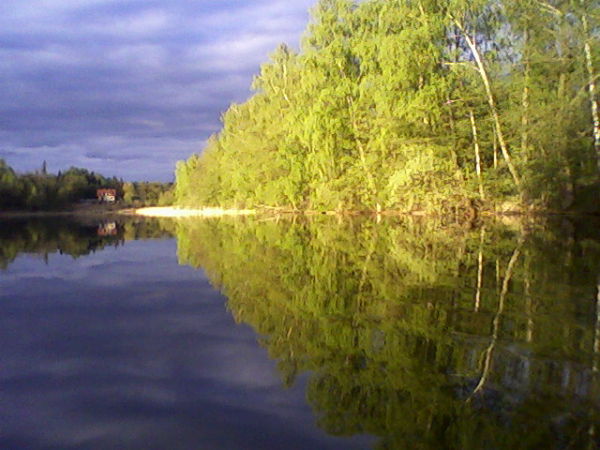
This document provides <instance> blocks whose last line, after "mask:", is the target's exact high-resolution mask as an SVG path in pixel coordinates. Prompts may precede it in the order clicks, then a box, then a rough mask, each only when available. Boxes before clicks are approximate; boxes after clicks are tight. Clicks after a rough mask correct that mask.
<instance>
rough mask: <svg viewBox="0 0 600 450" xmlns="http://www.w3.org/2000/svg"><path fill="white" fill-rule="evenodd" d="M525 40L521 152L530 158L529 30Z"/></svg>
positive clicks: (524, 37)
mask: <svg viewBox="0 0 600 450" xmlns="http://www.w3.org/2000/svg"><path fill="white" fill-rule="evenodd" d="M523 41H524V45H525V49H524V53H525V62H524V64H525V69H524V80H523V95H522V98H521V107H522V109H523V111H522V116H521V152H522V153H523V155H525V157H526V158H529V78H530V71H531V67H530V64H529V54H528V49H527V45H528V41H529V31H528V30H525V32H524V33H523Z"/></svg>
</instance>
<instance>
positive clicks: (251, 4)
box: [0, 0, 316, 181]
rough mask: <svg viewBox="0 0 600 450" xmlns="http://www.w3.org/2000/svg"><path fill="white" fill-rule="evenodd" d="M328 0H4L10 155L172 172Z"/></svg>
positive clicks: (2, 76) (144, 173)
mask: <svg viewBox="0 0 600 450" xmlns="http://www.w3.org/2000/svg"><path fill="white" fill-rule="evenodd" d="M315 2H316V0H2V1H1V2H0V158H3V159H4V160H6V162H7V163H8V164H9V165H10V166H12V167H13V168H14V169H15V170H17V171H18V172H25V171H30V170H35V169H38V168H40V167H41V165H42V163H43V161H46V162H47V166H48V170H49V171H50V172H57V171H58V170H63V169H67V168H69V167H71V166H76V167H84V168H87V169H89V170H93V171H96V172H99V173H102V174H103V175H106V176H113V175H114V176H118V177H122V178H124V179H125V180H138V181H143V180H148V181H172V180H173V177H174V175H173V173H174V168H175V163H176V162H177V161H178V160H183V159H187V158H188V157H189V156H190V155H191V154H193V153H198V152H201V151H202V149H203V148H204V145H205V142H206V140H207V138H208V137H209V136H210V135H211V134H213V133H215V132H217V131H218V130H219V129H220V117H221V114H222V113H223V112H224V111H226V110H227V108H228V107H229V105H230V104H231V103H232V102H243V101H244V100H245V99H247V98H248V96H249V95H251V92H250V84H251V82H252V78H253V77H254V76H255V75H256V74H257V73H258V71H259V67H260V65H261V64H262V63H264V62H266V61H268V55H269V54H270V53H271V52H272V51H273V50H275V48H276V47H277V46H278V45H279V44H280V43H282V42H285V43H287V44H288V45H291V46H292V47H294V48H297V47H298V44H299V41H300V38H301V36H302V33H303V31H304V29H305V28H306V25H307V22H308V20H309V17H308V10H309V9H310V8H311V7H312V6H313V5H314V3H315Z"/></svg>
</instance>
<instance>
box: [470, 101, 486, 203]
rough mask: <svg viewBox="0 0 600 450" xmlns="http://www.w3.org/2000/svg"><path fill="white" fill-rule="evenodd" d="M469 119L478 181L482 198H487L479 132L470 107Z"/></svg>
mask: <svg viewBox="0 0 600 450" xmlns="http://www.w3.org/2000/svg"><path fill="white" fill-rule="evenodd" d="M469 119H471V131H472V133H473V147H474V149H475V172H476V173H477V182H478V183H479V195H480V196H481V200H485V193H484V192H483V181H482V178H481V155H480V152H479V136H478V133H477V124H476V123H475V115H474V114H473V110H472V109H469Z"/></svg>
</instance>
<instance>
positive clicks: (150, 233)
mask: <svg viewBox="0 0 600 450" xmlns="http://www.w3.org/2000/svg"><path fill="white" fill-rule="evenodd" d="M169 226H171V227H172V224H169V223H168V222H162V223H161V222H158V221H135V220H127V221H122V222H116V221H113V220H110V221H98V220H96V219H92V218H90V219H87V220H78V221H74V220H69V219H65V218H63V217H54V218H15V219H4V220H2V221H1V222H0V269H6V268H7V267H8V265H9V264H10V263H12V262H13V261H14V259H15V258H16V257H17V256H18V255H19V254H20V253H30V254H38V255H41V256H43V257H44V258H46V259H47V257H48V255H49V254H52V253H60V254H61V255H62V254H66V255H71V256H73V257H74V258H77V257H80V256H85V255H89V254H90V253H94V252H96V251H98V250H101V249H103V248H105V247H107V246H114V247H118V246H119V245H122V244H123V243H124V242H125V241H128V240H135V239H143V238H160V237H165V236H170V235H171V234H170V233H169V232H168V231H167V230H168V228H169Z"/></svg>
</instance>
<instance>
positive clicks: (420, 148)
mask: <svg viewBox="0 0 600 450" xmlns="http://www.w3.org/2000/svg"><path fill="white" fill-rule="evenodd" d="M598 6H599V2H598V1H597V0H366V1H360V2H359V1H353V0H321V1H320V2H319V3H318V4H317V5H316V7H315V8H314V9H313V11H312V19H311V21H310V23H309V25H308V29H307V31H306V34H305V36H304V39H303V42H302V45H301V49H300V51H299V52H295V51H294V50H292V49H290V48H289V47H287V46H286V45H281V46H280V47H279V48H278V49H277V50H276V51H275V52H274V53H273V54H272V55H271V60H270V61H269V62H268V63H266V64H265V65H263V66H262V67H261V70H260V74H259V75H258V76H256V78H255V80H254V82H253V85H252V87H253V89H254V95H253V96H252V97H251V98H249V100H248V101H246V102H245V103H243V104H234V105H232V106H231V107H230V108H229V110H228V111H227V112H226V113H225V114H224V115H223V117H222V122H223V127H222V130H221V131H220V132H219V133H218V134H216V135H214V136H212V137H211V139H210V140H209V142H208V144H207V146H206V148H205V150H204V151H203V153H202V154H200V155H193V156H192V157H191V158H189V159H188V160H187V161H185V162H180V163H179V164H178V166H177V170H176V178H177V188H176V201H177V202H178V203H179V204H183V205H191V206H200V205H201V206H226V207H261V206H269V207H280V208H290V209H295V210H380V209H396V210H404V211H410V210H437V211H440V210H447V209H449V208H454V209H456V208H466V207H473V206H475V207H477V208H481V207H483V208H490V209H501V208H509V207H515V208H522V207H523V206H528V207H533V208H538V209H568V208H579V209H587V210H595V211H597V209H598V202H597V199H598V193H599V191H600V189H599V186H600V182H599V180H600V118H599V112H598V101H597V88H596V83H597V79H598V72H597V69H596V67H597V64H598V61H599V59H600V46H599V45H598V36H599V19H600V15H599V13H598V11H599V10H600V8H598Z"/></svg>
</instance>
